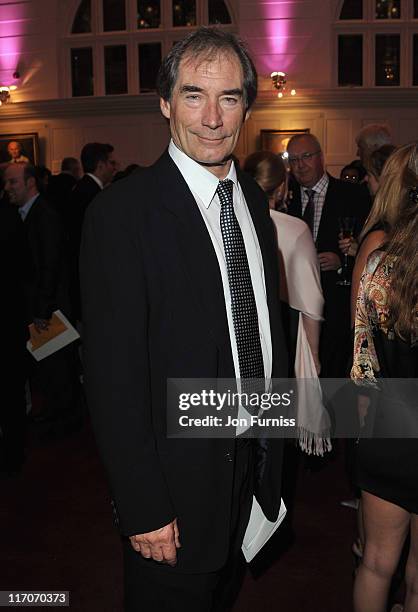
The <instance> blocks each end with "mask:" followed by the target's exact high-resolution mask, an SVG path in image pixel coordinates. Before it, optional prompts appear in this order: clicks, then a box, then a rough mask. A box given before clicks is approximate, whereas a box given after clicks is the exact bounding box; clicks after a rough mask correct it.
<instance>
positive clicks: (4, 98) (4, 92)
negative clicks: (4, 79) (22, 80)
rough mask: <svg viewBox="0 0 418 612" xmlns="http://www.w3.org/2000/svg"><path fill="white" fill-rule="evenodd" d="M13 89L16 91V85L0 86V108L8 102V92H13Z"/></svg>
mask: <svg viewBox="0 0 418 612" xmlns="http://www.w3.org/2000/svg"><path fill="white" fill-rule="evenodd" d="M15 89H17V87H16V85H10V86H6V85H3V86H0V106H2V104H8V102H10V92H11V91H14V90H15Z"/></svg>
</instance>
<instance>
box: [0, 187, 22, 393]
mask: <svg viewBox="0 0 418 612" xmlns="http://www.w3.org/2000/svg"><path fill="white" fill-rule="evenodd" d="M28 260H29V251H28V244H27V240H26V236H25V230H24V227H23V223H22V219H21V218H20V216H19V213H18V212H17V208H16V207H15V206H12V205H11V204H8V203H6V202H5V201H2V200H1V199H0V278H1V287H2V299H1V300H0V318H1V320H2V321H4V322H5V325H4V326H3V330H2V343H3V346H5V347H6V350H7V352H8V356H9V357H10V355H13V356H15V355H17V354H19V355H20V354H21V353H22V354H23V355H24V354H25V353H24V351H25V350H26V340H27V339H28V328H27V325H28V320H27V317H28V313H27V310H26V307H25V295H24V283H25V279H26V277H27V274H28V272H29V270H28ZM8 362H9V363H10V362H11V360H10V359H8ZM13 364H14V361H13ZM6 403H7V402H6Z"/></svg>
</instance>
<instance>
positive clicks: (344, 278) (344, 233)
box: [337, 217, 356, 287]
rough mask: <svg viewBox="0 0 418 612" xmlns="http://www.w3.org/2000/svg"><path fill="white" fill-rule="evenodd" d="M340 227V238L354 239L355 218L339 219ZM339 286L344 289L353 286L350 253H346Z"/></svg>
mask: <svg viewBox="0 0 418 612" xmlns="http://www.w3.org/2000/svg"><path fill="white" fill-rule="evenodd" d="M338 225H339V229H340V236H341V237H342V238H352V237H353V233H354V227H355V225H356V219H355V217H339V218H338ZM337 285H340V286H342V287H349V286H350V285H351V280H350V278H349V274H348V253H344V261H343V267H342V273H341V280H339V281H337Z"/></svg>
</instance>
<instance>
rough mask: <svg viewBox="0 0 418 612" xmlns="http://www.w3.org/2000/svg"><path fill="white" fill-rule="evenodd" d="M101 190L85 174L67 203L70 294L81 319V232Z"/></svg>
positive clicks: (73, 305) (73, 308)
mask: <svg viewBox="0 0 418 612" xmlns="http://www.w3.org/2000/svg"><path fill="white" fill-rule="evenodd" d="M100 191H101V189H100V187H99V185H98V184H97V183H96V181H95V180H94V179H92V178H91V176H88V175H87V174H85V175H84V176H83V178H82V179H81V180H79V181H78V183H77V185H76V186H75V187H74V189H73V191H72V192H71V194H70V197H69V199H68V205H67V214H66V219H67V228H68V234H69V245H70V261H71V271H70V275H71V276H70V295H71V307H72V311H73V315H74V317H75V319H81V303H80V277H79V273H78V260H79V255H80V243H81V232H82V228H83V223H84V215H85V214H86V210H87V208H88V206H89V204H90V202H91V201H92V200H93V199H94V198H95V197H96V195H97V194H99V193H100Z"/></svg>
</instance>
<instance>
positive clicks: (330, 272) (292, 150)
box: [287, 134, 370, 378]
mask: <svg viewBox="0 0 418 612" xmlns="http://www.w3.org/2000/svg"><path fill="white" fill-rule="evenodd" d="M287 152H288V161H289V165H290V170H291V172H292V181H291V182H292V183H293V186H292V185H291V186H290V189H291V191H292V193H293V199H292V201H291V203H290V205H289V213H290V214H291V215H293V216H296V217H300V218H301V219H303V220H304V221H305V222H306V223H307V224H308V226H309V227H310V229H311V232H312V235H313V239H314V241H315V244H316V248H317V252H318V261H319V265H320V268H321V283H322V289H323V292H324V298H325V310H324V317H325V321H324V324H323V326H322V333H321V342H320V361H321V374H322V376H323V377H328V378H338V377H341V376H344V374H345V372H346V369H347V360H348V358H349V353H350V288H349V287H341V286H338V285H337V281H338V279H339V270H340V269H341V266H342V253H341V251H340V249H339V247H338V235H339V217H355V218H356V220H357V221H356V229H355V233H356V234H357V233H358V232H359V231H360V229H361V227H362V225H363V223H364V220H365V218H366V217H367V214H368V211H369V209H370V201H369V200H368V196H367V194H365V193H364V191H363V190H362V189H361V188H360V187H359V186H358V185H354V184H352V183H347V182H344V181H341V180H338V179H335V178H334V177H332V176H330V175H329V174H328V173H327V172H326V171H325V162H324V155H323V152H322V149H321V145H320V143H319V141H318V139H317V138H316V136H314V135H313V134H298V135H296V136H293V138H291V140H290V141H289V144H288V146H287Z"/></svg>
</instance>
